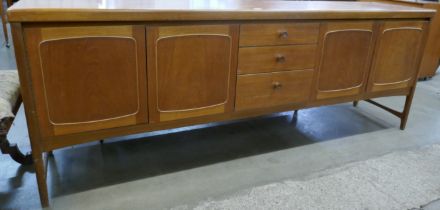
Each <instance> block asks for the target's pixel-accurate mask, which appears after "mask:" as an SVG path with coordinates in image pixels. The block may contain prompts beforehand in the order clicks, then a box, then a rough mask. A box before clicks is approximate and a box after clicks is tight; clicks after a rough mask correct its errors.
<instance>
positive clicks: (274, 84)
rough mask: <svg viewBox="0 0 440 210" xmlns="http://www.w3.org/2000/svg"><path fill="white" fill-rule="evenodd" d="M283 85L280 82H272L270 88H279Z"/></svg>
mask: <svg viewBox="0 0 440 210" xmlns="http://www.w3.org/2000/svg"><path fill="white" fill-rule="evenodd" d="M282 86H283V85H282V84H281V83H280V82H274V83H273V84H272V88H273V89H279V88H281V87H282Z"/></svg>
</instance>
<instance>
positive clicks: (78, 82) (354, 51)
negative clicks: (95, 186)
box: [8, 0, 435, 206]
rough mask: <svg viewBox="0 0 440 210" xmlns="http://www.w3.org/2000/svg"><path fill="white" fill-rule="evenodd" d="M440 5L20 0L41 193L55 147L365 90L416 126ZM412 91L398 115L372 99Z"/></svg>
mask: <svg viewBox="0 0 440 210" xmlns="http://www.w3.org/2000/svg"><path fill="white" fill-rule="evenodd" d="M434 14H435V11H433V10H426V9H421V8H415V7H405V6H397V5H387V4H381V3H370V2H311V1H305V2H302V1H255V0H254V1H252V0H250V1H246V0H233V1H232V0H231V1H228V0H225V1H214V0H200V1H191V0H141V1H134V0H110V1H102V2H101V1H88V0H76V1H75V4H71V2H70V1H68V0H57V1H36V0H22V1H19V2H18V3H17V4H15V5H14V6H12V7H11V8H10V9H9V10H8V17H9V20H10V22H11V26H12V30H13V39H14V46H15V50H16V59H17V65H18V70H19V75H20V82H21V90H22V96H23V101H24V106H25V113H26V117H27V123H28V127H29V135H30V139H31V145H32V154H33V158H34V163H35V168H36V176H37V181H38V187H39V193H40V199H41V203H42V205H43V206H48V205H49V199H48V192H47V186H46V171H45V161H44V160H45V154H46V153H47V152H50V151H52V150H54V149H58V148H62V147H66V146H70V145H75V144H80V143H85V142H89V141H96V140H100V139H103V138H106V137H111V136H117V135H126V134H132V133H139V132H147V131H153V130H160V129H168V128H175V127H179V126H187V125H193V124H200V123H207V122H213V121H224V120H231V119H239V118H245V117H251V116H258V115H263V114H269V113H273V112H280V111H287V110H297V109H301V108H306V107H314V106H321V105H329V104H335V103H343V102H351V101H353V102H354V103H355V104H357V101H359V100H367V101H369V102H371V103H373V104H375V105H377V106H379V107H381V108H383V109H385V110H387V111H389V112H391V113H392V114H394V115H396V116H397V117H399V118H400V119H401V126H400V127H401V129H404V128H405V124H406V121H407V117H408V113H409V110H410V106H411V101H412V97H413V94H414V89H415V87H416V80H417V74H418V69H419V68H418V67H419V64H420V60H421V55H422V51H423V49H424V46H425V41H426V37H427V34H428V26H429V22H430V18H431V17H432V16H433V15H434ZM399 95H400V96H406V102H405V106H404V110H403V111H402V112H398V111H395V110H393V109H390V108H388V107H385V106H383V105H381V104H378V103H376V102H374V101H372V100H370V99H371V98H376V97H384V96H399Z"/></svg>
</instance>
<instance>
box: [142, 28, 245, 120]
mask: <svg viewBox="0 0 440 210" xmlns="http://www.w3.org/2000/svg"><path fill="white" fill-rule="evenodd" d="M237 32H238V26H237V25H205V26H160V27H149V28H148V32H147V33H148V37H149V38H148V40H149V42H148V45H149V46H150V47H149V51H148V60H149V67H148V75H149V78H151V80H150V83H149V85H150V86H149V89H150V94H149V95H150V96H149V104H150V108H149V110H150V115H151V122H160V121H169V120H176V119H181V118H188V117H197V116H202V115H209V114H219V113H226V112H230V111H232V109H233V105H234V103H233V102H234V96H235V77H236V68H237V67H236V63H237V62H236V60H237V58H236V53H237V42H238V36H237Z"/></svg>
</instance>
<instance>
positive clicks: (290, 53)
mask: <svg viewBox="0 0 440 210" xmlns="http://www.w3.org/2000/svg"><path fill="white" fill-rule="evenodd" d="M315 52H316V45H289V46H272V47H245V48H240V49H239V55H238V74H249V73H262V72H272V71H283V70H295V69H313V68H314V65H315Z"/></svg>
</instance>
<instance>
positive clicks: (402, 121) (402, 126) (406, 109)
mask: <svg viewBox="0 0 440 210" xmlns="http://www.w3.org/2000/svg"><path fill="white" fill-rule="evenodd" d="M414 91H415V88H414V87H413V88H411V91H410V93H409V94H408V95H407V96H406V100H405V107H404V108H403V112H402V117H401V118H400V130H405V127H406V122H407V121H408V115H409V110H410V109H411V104H412V100H413V97H414Z"/></svg>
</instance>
